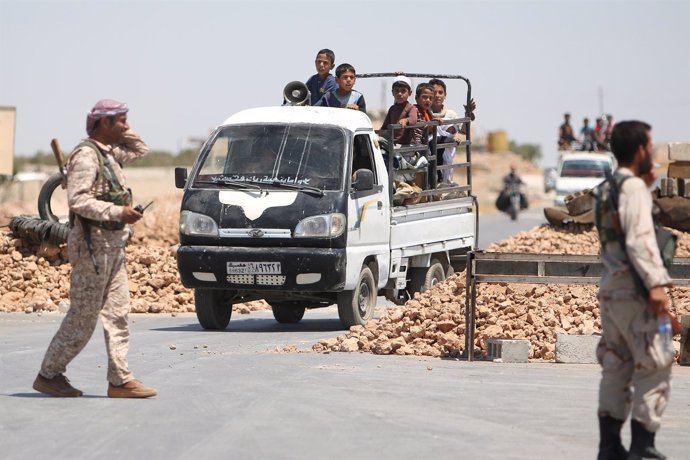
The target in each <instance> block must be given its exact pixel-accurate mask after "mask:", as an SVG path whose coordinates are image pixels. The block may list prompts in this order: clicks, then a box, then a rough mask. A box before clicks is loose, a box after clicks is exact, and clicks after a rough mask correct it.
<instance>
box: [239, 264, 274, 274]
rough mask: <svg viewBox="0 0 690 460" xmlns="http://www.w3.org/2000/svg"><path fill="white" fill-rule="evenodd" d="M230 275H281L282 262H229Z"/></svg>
mask: <svg viewBox="0 0 690 460" xmlns="http://www.w3.org/2000/svg"><path fill="white" fill-rule="evenodd" d="M228 275H280V262H228Z"/></svg>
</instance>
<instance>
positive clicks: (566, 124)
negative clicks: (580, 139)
mask: <svg viewBox="0 0 690 460" xmlns="http://www.w3.org/2000/svg"><path fill="white" fill-rule="evenodd" d="M575 141H577V138H576V137H575V134H573V127H572V126H571V125H570V114H569V113H567V112H566V113H565V114H564V115H563V124H562V125H561V126H560V127H559V128H558V150H570V149H571V145H572V143H573V142H575Z"/></svg>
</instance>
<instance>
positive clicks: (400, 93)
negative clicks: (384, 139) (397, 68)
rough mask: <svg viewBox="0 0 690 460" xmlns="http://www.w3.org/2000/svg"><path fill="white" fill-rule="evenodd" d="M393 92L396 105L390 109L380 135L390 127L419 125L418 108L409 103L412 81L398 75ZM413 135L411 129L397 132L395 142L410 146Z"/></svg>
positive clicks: (395, 132) (394, 137) (394, 133)
mask: <svg viewBox="0 0 690 460" xmlns="http://www.w3.org/2000/svg"><path fill="white" fill-rule="evenodd" d="M392 92H393V99H394V100H395V103H394V104H393V105H391V106H390V108H389V109H388V113H387V114H386V118H384V120H383V124H382V125H381V129H380V131H379V132H380V133H381V132H383V131H385V130H387V129H388V126H389V125H396V124H399V125H402V126H403V127H405V126H409V125H414V124H416V123H417V108H416V107H415V106H414V105H412V104H410V103H409V102H408V99H409V98H410V95H411V94H412V83H411V82H410V79H409V78H407V77H406V76H404V75H398V76H397V77H396V78H395V80H394V81H393V89H392ZM412 135H413V132H412V130H411V129H400V130H396V131H394V132H393V142H394V143H396V144H400V145H407V144H410V143H412Z"/></svg>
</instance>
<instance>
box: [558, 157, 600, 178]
mask: <svg viewBox="0 0 690 460" xmlns="http://www.w3.org/2000/svg"><path fill="white" fill-rule="evenodd" d="M610 170H611V163H609V162H608V161H605V160H601V161H600V160H567V161H564V162H563V169H562V170H561V177H604V176H605V175H606V171H610Z"/></svg>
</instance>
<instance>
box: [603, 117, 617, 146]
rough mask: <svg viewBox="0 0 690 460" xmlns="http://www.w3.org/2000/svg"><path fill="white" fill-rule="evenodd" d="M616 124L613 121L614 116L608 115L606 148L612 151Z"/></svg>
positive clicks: (605, 135)
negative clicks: (612, 136) (612, 135)
mask: <svg viewBox="0 0 690 460" xmlns="http://www.w3.org/2000/svg"><path fill="white" fill-rule="evenodd" d="M615 125H616V123H615V122H614V121H613V115H611V114H610V113H609V114H608V115H606V128H604V148H605V149H606V150H609V151H610V150H611V134H612V133H613V127H614V126H615Z"/></svg>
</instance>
